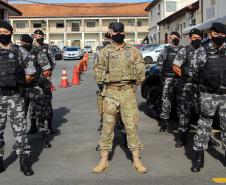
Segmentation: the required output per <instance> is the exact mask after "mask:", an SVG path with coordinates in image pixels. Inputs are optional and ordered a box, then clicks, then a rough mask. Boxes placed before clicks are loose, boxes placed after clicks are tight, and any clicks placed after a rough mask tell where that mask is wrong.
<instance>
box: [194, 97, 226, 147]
mask: <svg viewBox="0 0 226 185" xmlns="http://www.w3.org/2000/svg"><path fill="white" fill-rule="evenodd" d="M200 106H201V113H200V114H201V115H200V118H199V121H198V130H197V133H196V135H195V136H194V146H193V148H194V150H197V151H201V150H206V149H207V148H208V142H209V139H210V134H211V131H212V123H213V117H214V115H215V114H216V111H217V110H218V114H219V122H220V127H221V130H222V132H221V139H222V144H223V148H226V95H217V94H210V93H201V96H200Z"/></svg>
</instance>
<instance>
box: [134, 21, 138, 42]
mask: <svg viewBox="0 0 226 185" xmlns="http://www.w3.org/2000/svg"><path fill="white" fill-rule="evenodd" d="M134 33H135V35H134V36H135V43H134V44H137V35H138V33H137V17H136V18H135V32H134Z"/></svg>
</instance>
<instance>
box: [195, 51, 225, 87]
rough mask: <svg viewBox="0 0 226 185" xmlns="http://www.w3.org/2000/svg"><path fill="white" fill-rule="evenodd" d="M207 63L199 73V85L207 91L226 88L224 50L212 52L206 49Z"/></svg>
mask: <svg viewBox="0 0 226 185" xmlns="http://www.w3.org/2000/svg"><path fill="white" fill-rule="evenodd" d="M206 58H207V62H206V64H205V67H204V68H203V70H202V71H201V76H200V78H201V84H202V85H204V86H205V87H206V88H207V89H219V88H220V87H221V86H225V87H226V49H222V50H220V51H217V52H216V51H213V50H211V49H209V48H207V49H206Z"/></svg>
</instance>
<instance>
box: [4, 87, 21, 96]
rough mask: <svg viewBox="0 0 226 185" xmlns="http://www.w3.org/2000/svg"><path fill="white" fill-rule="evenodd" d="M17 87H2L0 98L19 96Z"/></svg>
mask: <svg viewBox="0 0 226 185" xmlns="http://www.w3.org/2000/svg"><path fill="white" fill-rule="evenodd" d="M19 93H20V91H19V87H2V88H0V96H13V95H15V94H19Z"/></svg>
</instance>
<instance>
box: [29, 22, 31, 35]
mask: <svg viewBox="0 0 226 185" xmlns="http://www.w3.org/2000/svg"><path fill="white" fill-rule="evenodd" d="M28 27H29V34H30V35H31V20H30V19H28Z"/></svg>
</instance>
